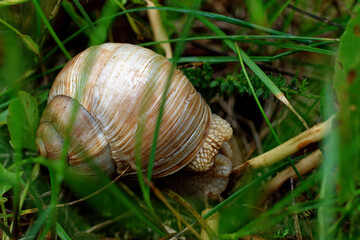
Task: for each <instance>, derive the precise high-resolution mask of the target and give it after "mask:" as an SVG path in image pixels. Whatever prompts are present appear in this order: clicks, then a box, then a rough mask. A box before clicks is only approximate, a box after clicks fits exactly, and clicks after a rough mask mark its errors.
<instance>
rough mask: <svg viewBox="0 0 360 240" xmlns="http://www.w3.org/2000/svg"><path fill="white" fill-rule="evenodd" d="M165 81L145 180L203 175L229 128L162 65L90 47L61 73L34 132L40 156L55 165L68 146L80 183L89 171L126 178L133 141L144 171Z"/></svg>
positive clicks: (115, 46) (144, 55)
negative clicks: (148, 175)
mask: <svg viewBox="0 0 360 240" xmlns="http://www.w3.org/2000/svg"><path fill="white" fill-rule="evenodd" d="M169 76H171V79H170V82H169V85H168V91H167V95H166V102H165V106H164V111H163V116H162V119H161V125H160V131H159V137H158V140H157V148H156V152H155V160H154V165H153V177H163V176H167V175H169V174H172V173H174V172H177V171H178V170H180V169H181V168H183V167H184V166H188V168H191V169H194V170H197V171H206V170H208V169H209V168H211V166H212V165H213V162H214V160H213V159H214V157H215V156H216V155H217V154H218V153H219V151H220V149H221V148H222V145H223V143H224V142H227V141H229V140H230V138H231V136H232V129H231V127H230V125H229V124H228V123H227V122H226V121H225V120H223V119H222V118H220V117H219V116H217V115H215V114H212V113H211V110H210V108H209V106H208V105H207V104H206V102H205V101H204V100H203V99H202V97H201V96H200V94H199V93H197V92H196V90H195V89H194V87H193V86H192V85H191V83H190V82H189V81H188V80H187V78H186V77H185V76H184V75H183V74H182V73H181V72H180V71H179V70H177V69H175V70H174V71H172V69H171V64H170V62H169V61H168V60H167V59H166V58H165V57H163V56H161V55H159V54H156V53H154V52H153V51H151V50H149V49H146V48H142V47H139V46H135V45H130V44H120V43H107V44H102V45H99V46H94V47H91V48H89V49H87V50H85V51H84V52H82V53H80V54H79V55H77V56H76V57H74V58H73V59H72V60H70V61H69V63H68V64H67V65H66V66H65V67H64V68H63V69H62V70H61V72H60V73H59V75H58V76H57V77H56V79H55V81H54V83H53V86H52V88H51V90H50V94H49V99H48V104H47V106H46V108H45V110H44V112H43V115H42V117H41V120H40V125H39V129H38V131H37V139H36V143H37V147H38V150H39V153H40V155H42V156H44V157H47V158H53V159H56V158H59V157H60V156H61V154H62V151H63V148H64V146H65V139H69V145H68V146H69V147H68V149H67V159H68V162H69V166H70V167H71V168H74V169H77V170H79V171H81V172H82V173H83V174H85V175H94V174H96V173H95V171H94V166H95V167H99V168H100V169H102V170H103V171H104V172H105V173H107V174H108V175H110V176H113V175H114V174H116V173H121V172H123V171H124V170H125V169H131V170H128V171H127V174H133V173H134V172H135V171H134V165H135V164H134V162H135V144H136V137H137V136H141V141H139V142H140V143H141V151H140V156H141V161H142V168H143V169H144V170H146V169H147V166H148V164H149V155H150V149H151V147H152V143H153V135H154V131H155V125H156V122H157V117H158V112H159V108H160V105H161V100H162V97H163V94H164V89H165V88H166V87H167V86H166V84H167V82H168V81H167V80H168V78H169ZM142 127H143V128H142ZM139 131H140V133H139ZM87 159H90V160H91V164H89V163H88V162H87Z"/></svg>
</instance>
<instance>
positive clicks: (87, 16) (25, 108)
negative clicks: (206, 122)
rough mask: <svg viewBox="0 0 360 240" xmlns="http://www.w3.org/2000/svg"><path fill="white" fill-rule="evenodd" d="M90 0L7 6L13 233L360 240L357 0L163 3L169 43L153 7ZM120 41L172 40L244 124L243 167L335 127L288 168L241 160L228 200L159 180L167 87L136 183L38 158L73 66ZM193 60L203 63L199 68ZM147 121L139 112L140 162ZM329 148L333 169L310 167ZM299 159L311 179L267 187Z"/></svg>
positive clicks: (2, 139) (4, 144)
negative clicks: (91, 175)
mask: <svg viewBox="0 0 360 240" xmlns="http://www.w3.org/2000/svg"><path fill="white" fill-rule="evenodd" d="M89 2H90V3H84V1H77V0H76V1H63V2H62V3H61V4H60V3H59V2H57V1H55V0H54V1H42V0H40V1H37V0H32V1H3V2H2V3H1V4H0V43H1V44H0V53H1V54H0V77H1V80H0V239H11V238H14V239H19V238H24V239H45V238H48V237H50V238H51V239H55V238H56V236H57V237H58V239H80V238H81V239H100V238H102V237H108V238H116V237H118V238H125V237H128V238H129V239H139V238H141V239H144V238H146V239H159V238H164V239H168V238H170V237H171V236H175V237H181V236H185V237H186V238H188V239H197V238H201V236H202V234H204V233H205V232H206V233H207V234H208V236H209V239H219V238H220V239H239V238H242V237H249V236H255V235H256V236H260V237H262V238H264V239H284V238H289V239H300V237H302V238H303V239H357V238H360V222H359V219H360V216H359V215H360V213H359V204H360V202H359V200H358V199H359V194H360V192H359V183H360V178H359V174H358V172H359V170H360V169H359V168H360V151H359V149H360V137H359V136H360V135H359V134H358V133H360V120H359V119H360V114H359V108H360V98H359V96H358V91H359V90H360V74H359V70H358V69H360V60H359V59H360V58H359V56H360V52H359V51H360V50H359V49H360V46H359V43H360V40H359V39H360V18H359V14H360V6H359V5H360V4H359V3H357V1H355V0H344V1H322V0H311V1H304V0H296V1H275V0H257V1H237V4H230V3H226V1H225V2H219V3H218V5H215V4H214V5H212V4H211V2H202V1H164V2H163V5H157V7H155V8H151V9H157V10H159V12H160V14H161V19H162V24H164V26H165V29H166V31H167V32H168V37H169V40H168V41H157V39H154V38H153V36H152V33H151V31H149V29H151V26H150V23H149V21H148V18H147V15H146V11H148V10H149V9H147V8H146V7H145V5H144V3H142V1H127V2H126V1H123V2H121V1H117V0H107V1H105V3H104V4H99V3H95V2H96V1H93V2H91V1H89ZM125 2H126V3H125ZM229 2H230V1H229ZM13 5H16V6H13ZM350 13H351V15H350ZM109 41H115V42H120V41H125V42H130V43H133V44H137V45H140V46H145V47H148V48H151V49H153V50H154V51H158V52H159V53H161V54H162V53H163V52H162V50H161V48H160V47H159V46H160V43H164V42H168V43H170V44H171V46H172V49H174V54H173V55H174V57H173V58H172V59H170V61H171V62H172V63H173V64H174V67H176V66H184V68H182V69H181V70H182V71H183V72H184V74H185V75H187V76H188V78H189V80H190V81H191V82H192V83H193V85H194V86H195V87H196V88H197V90H198V91H199V92H200V93H201V94H202V96H203V97H204V99H205V100H206V101H207V102H208V103H209V105H210V107H211V109H212V111H213V112H214V113H218V114H220V115H222V116H224V117H225V118H226V119H227V120H229V122H230V123H231V125H232V127H233V129H234V137H235V138H234V139H235V141H236V142H237V145H238V148H236V151H235V150H234V153H235V158H236V159H237V160H239V161H240V160H241V161H246V160H249V159H250V158H252V157H255V156H257V155H259V154H261V153H262V152H266V151H268V150H271V149H273V148H275V147H276V146H278V145H280V144H281V143H282V142H286V141H287V140H289V139H290V138H292V137H294V136H296V135H297V134H299V133H301V132H302V131H304V130H305V129H306V128H307V126H309V127H311V126H313V125H314V124H316V123H317V122H319V121H325V120H326V119H328V118H329V117H330V116H332V115H333V114H337V119H336V124H334V126H333V129H332V130H331V134H330V135H329V136H328V137H327V138H326V139H324V140H323V141H322V142H321V143H319V144H312V145H310V146H307V147H306V148H305V150H303V151H299V152H298V153H296V154H294V155H292V156H290V157H289V158H287V159H284V160H283V161H281V162H279V163H275V164H273V165H271V166H269V167H266V168H264V169H262V168H260V169H251V168H247V167H246V165H242V167H239V166H237V167H235V168H234V169H235V170H234V173H233V174H232V178H231V182H230V184H229V185H228V188H227V189H226V191H225V192H224V193H223V194H222V197H221V198H216V199H209V200H207V201H199V200H194V199H193V198H191V197H190V198H189V197H187V196H182V195H181V194H177V193H175V192H173V190H171V189H164V188H163V187H162V185H161V182H159V181H154V180H153V179H152V178H151V173H152V167H153V166H152V164H153V163H152V162H153V161H154V159H155V154H156V147H157V145H156V143H157V141H156V140H157V139H158V134H159V131H160V126H161V120H162V114H163V112H162V111H163V109H164V106H165V104H166V101H165V96H166V94H167V89H165V91H164V96H163V97H162V102H161V108H160V109H161V110H160V111H159V113H157V114H158V118H157V119H158V120H157V124H156V131H155V134H154V136H153V140H152V148H151V153H150V156H151V157H150V158H151V159H150V162H151V164H150V167H149V169H147V171H146V172H143V173H141V171H138V178H137V179H136V180H135V181H134V180H133V181H130V182H128V181H123V180H122V179H120V180H119V182H118V183H114V182H112V180H113V179H109V178H107V177H105V176H103V174H102V173H101V172H99V178H98V181H96V182H95V181H94V182H89V181H88V180H86V179H82V178H81V177H80V178H79V177H77V176H76V174H74V173H73V172H69V171H68V169H67V166H66V161H65V159H66V157H65V156H66V152H65V151H64V152H63V156H62V159H61V160H60V161H49V160H47V159H44V158H41V157H38V156H37V153H36V146H35V135H36V131H37V128H38V124H39V118H40V116H41V113H42V111H43V110H44V108H45V105H46V100H47V95H48V93H49V89H50V87H51V83H52V81H53V80H54V78H55V77H56V74H57V73H58V72H59V70H60V69H61V68H62V67H63V66H64V63H66V62H67V61H68V60H69V59H71V58H72V57H73V56H75V55H76V54H78V53H79V52H81V51H83V50H85V49H86V48H87V47H88V46H91V45H94V44H101V43H103V42H109ZM194 62H201V65H200V66H198V67H189V65H186V64H188V63H194ZM87 67H91V64H89V65H88V66H87ZM168 83H169V82H168ZM155 87H156V86H155ZM78 96H79V97H82V94H81V91H79V92H78ZM142 104H143V105H142V108H141V110H140V111H143V112H144V113H145V110H146V108H147V105H146V103H142ZM74 114H76V112H75V111H74ZM74 117H75V115H74ZM69 121H70V122H71V119H70V120H69ZM144 128H146V125H145V122H141V120H139V129H138V131H137V136H136V144H137V146H138V147H137V150H138V153H137V154H136V155H137V166H140V165H141V156H140V147H141V144H142V133H143V130H144ZM65 143H67V144H68V141H65ZM318 148H320V149H321V151H322V154H323V157H322V162H321V164H320V166H319V167H317V168H315V169H313V170H312V171H309V172H307V173H306V174H305V173H302V171H298V169H297V167H296V166H299V165H297V164H298V163H299V161H301V159H303V158H305V157H307V156H308V155H309V154H310V153H311V152H312V151H314V150H316V149H318ZM288 167H292V168H293V169H294V170H295V171H296V172H297V175H298V178H297V179H294V181H293V183H290V181H289V180H287V181H285V180H284V182H283V183H281V184H280V185H279V186H278V187H277V191H276V192H275V193H271V194H267V192H266V190H267V189H268V187H269V184H270V182H271V179H273V178H274V177H275V176H276V174H277V173H279V172H281V171H283V170H284V169H286V168H288ZM95 171H98V169H95ZM220 199H221V200H220ZM205 209H206V210H207V211H206V213H205V211H204V210H205ZM211 219H212V220H211ZM213 219H215V220H213ZM217 225H218V228H217V227H215V228H214V226H217Z"/></svg>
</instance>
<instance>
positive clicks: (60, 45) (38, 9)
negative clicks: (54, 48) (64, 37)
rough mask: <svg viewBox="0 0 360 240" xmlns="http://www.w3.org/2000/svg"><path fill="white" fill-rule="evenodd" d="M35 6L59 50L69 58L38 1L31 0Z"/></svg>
mask: <svg viewBox="0 0 360 240" xmlns="http://www.w3.org/2000/svg"><path fill="white" fill-rule="evenodd" d="M31 1H32V2H33V4H34V6H35V9H36V12H37V14H38V15H39V16H40V18H41V20H42V21H43V23H44V24H45V26H46V28H47V29H48V31H49V32H50V34H51V36H52V37H53V39H54V40H55V42H56V44H57V45H58V46H59V48H60V49H61V51H62V52H63V53H64V55H65V57H66V58H67V59H68V60H70V59H71V58H72V57H71V55H70V53H69V52H68V51H67V50H66V48H65V47H64V45H63V44H62V42H61V41H60V39H59V38H58V36H57V35H56V33H55V31H54V29H53V28H52V27H51V25H50V23H49V21H48V20H47V18H46V16H45V14H44V13H43V11H42V10H41V7H40V5H39V3H38V2H37V1H36V0H31Z"/></svg>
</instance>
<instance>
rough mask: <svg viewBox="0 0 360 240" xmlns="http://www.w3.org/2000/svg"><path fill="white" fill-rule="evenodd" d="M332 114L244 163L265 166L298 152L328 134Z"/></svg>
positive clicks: (253, 166)
mask: <svg viewBox="0 0 360 240" xmlns="http://www.w3.org/2000/svg"><path fill="white" fill-rule="evenodd" d="M333 120H334V116H332V117H331V118H329V119H328V120H327V121H325V122H323V123H320V124H317V125H315V126H313V127H312V128H310V129H308V130H306V131H304V132H302V133H300V134H299V135H297V136H295V137H293V138H292V139H290V140H288V141H286V142H285V143H283V144H281V145H279V146H278V147H276V148H273V149H272V150H270V151H268V152H266V153H264V154H261V155H259V156H257V157H255V158H252V159H250V160H249V161H247V162H245V163H244V164H246V165H249V166H251V167H252V168H255V169H256V168H260V167H267V166H270V165H272V164H274V163H276V162H279V161H281V160H282V159H284V158H286V157H289V156H290V155H292V154H294V153H296V152H298V151H299V150H301V149H303V148H304V147H306V146H308V145H309V144H312V143H316V142H319V141H321V140H322V139H324V138H325V137H326V136H327V135H329V133H330V130H331V126H332V121H333Z"/></svg>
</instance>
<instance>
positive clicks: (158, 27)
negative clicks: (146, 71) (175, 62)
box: [146, 0, 173, 59]
mask: <svg viewBox="0 0 360 240" xmlns="http://www.w3.org/2000/svg"><path fill="white" fill-rule="evenodd" d="M146 4H147V7H155V4H154V3H153V2H152V1H150V0H146ZM147 13H148V17H149V21H150V25H151V28H152V30H153V33H154V38H155V41H168V40H169V38H168V35H167V33H166V31H165V28H164V25H163V24H162V20H161V16H160V13H159V11H158V10H157V9H151V10H147ZM160 46H161V48H162V49H164V51H165V56H166V57H167V58H169V59H170V58H172V57H173V54H172V50H171V45H170V43H160Z"/></svg>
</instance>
